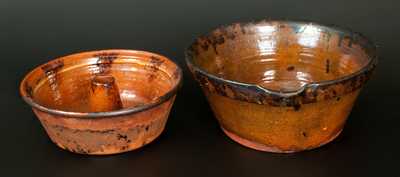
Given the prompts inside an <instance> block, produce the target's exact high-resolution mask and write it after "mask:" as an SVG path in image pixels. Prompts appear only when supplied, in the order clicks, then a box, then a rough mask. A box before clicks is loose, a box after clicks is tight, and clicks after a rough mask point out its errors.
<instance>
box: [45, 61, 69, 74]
mask: <svg viewBox="0 0 400 177" xmlns="http://www.w3.org/2000/svg"><path fill="white" fill-rule="evenodd" d="M62 67H64V61H63V60H60V59H59V60H56V61H54V62H51V63H49V64H47V65H44V66H42V70H43V72H44V73H45V74H46V75H47V76H49V75H53V74H56V73H57V71H59V70H60V69H61V68H62Z"/></svg>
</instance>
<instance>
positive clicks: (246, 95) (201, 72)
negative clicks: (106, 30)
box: [186, 21, 377, 153]
mask: <svg viewBox="0 0 400 177" xmlns="http://www.w3.org/2000/svg"><path fill="white" fill-rule="evenodd" d="M186 61H187V64H188V66H189V68H190V70H191V71H192V73H193V75H194V77H195V79H196V80H197V81H198V82H199V83H200V85H201V87H202V89H203V91H204V94H205V95H206V97H207V99H208V101H209V103H210V106H211V108H212V110H213V112H214V114H215V117H216V118H217V119H218V121H219V123H220V125H221V127H222V129H223V131H224V132H225V133H226V134H227V135H228V136H229V137H230V138H232V139H233V140H234V141H236V142H238V143H240V144H242V145H244V146H247V147H250V148H253V149H257V150H261V151H269V152H281V153H290V152H297V151H303V150H307V149H313V148H316V147H319V146H322V145H324V144H326V143H328V142H330V141H332V140H333V139H334V138H335V137H336V136H338V135H339V133H340V132H341V131H342V128H343V125H344V124H345V122H346V119H347V116H348V115H349V113H350V111H351V109H352V106H353V104H354V102H355V100H356V98H357V96H358V94H359V92H360V89H361V88H362V86H363V85H364V84H365V83H366V81H367V80H368V79H369V78H370V75H371V73H372V71H373V70H374V68H375V65H376V63H377V56H376V47H375V45H374V44H372V43H371V42H370V41H369V40H367V39H366V38H365V37H364V36H362V35H361V34H359V33H354V32H351V31H349V30H345V29H342V28H338V27H334V26H324V25H320V24H317V23H311V22H296V21H260V22H255V23H236V24H232V25H229V26H224V27H220V28H218V29H216V30H214V31H212V32H210V33H209V34H207V35H204V36H202V37H199V38H198V39H197V40H196V41H195V42H194V43H193V44H192V45H191V46H190V47H189V48H188V50H187V51H186Z"/></svg>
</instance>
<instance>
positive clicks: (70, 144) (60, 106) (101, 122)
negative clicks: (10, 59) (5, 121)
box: [20, 50, 182, 154]
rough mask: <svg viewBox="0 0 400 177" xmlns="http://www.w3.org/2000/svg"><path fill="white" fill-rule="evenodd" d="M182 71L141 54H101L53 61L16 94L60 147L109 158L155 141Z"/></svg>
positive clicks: (156, 57) (154, 56)
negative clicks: (20, 96)
mask: <svg viewBox="0 0 400 177" xmlns="http://www.w3.org/2000/svg"><path fill="white" fill-rule="evenodd" d="M181 78H182V73H181V70H180V68H179V67H178V66H177V65H176V64H174V63H173V62H172V61H170V60H169V59H167V58H166V57H163V56H160V55H157V54H153V53H150V52H144V51H133V50H102V51H92V52H83V53H78V54H73V55H69V56H65V57H61V58H58V59H55V60H52V61H50V62H48V63H46V64H44V65H42V66H39V67H37V68H35V69H34V70H33V71H31V72H30V73H29V74H28V75H27V76H26V77H25V78H24V80H23V81H22V83H21V87H20V91H21V95H22V97H23V98H24V100H25V101H26V102H27V103H29V104H30V105H31V106H32V108H33V110H34V112H35V114H36V115H37V116H38V118H39V120H40V121H41V123H42V125H43V127H44V128H45V129H46V131H47V133H48V135H49V136H50V138H51V139H52V141H54V142H55V143H56V144H57V145H58V146H60V147H62V148H64V149H67V150H70V151H72V152H76V153H83V154H113V153H119V152H125V151H129V150H133V149H136V148H139V147H141V146H143V145H145V144H147V143H149V142H151V141H153V140H154V139H155V138H156V137H157V136H159V135H160V134H161V132H162V130H163V129H164V126H165V123H166V120H167V118H168V114H169V111H170V109H171V107H172V104H173V102H174V99H175V95H176V91H177V89H178V87H179V85H180V82H181Z"/></svg>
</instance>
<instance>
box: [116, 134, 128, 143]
mask: <svg viewBox="0 0 400 177" xmlns="http://www.w3.org/2000/svg"><path fill="white" fill-rule="evenodd" d="M117 139H118V140H124V141H128V136H127V135H122V134H119V133H118V134H117Z"/></svg>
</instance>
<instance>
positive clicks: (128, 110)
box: [19, 49, 183, 118]
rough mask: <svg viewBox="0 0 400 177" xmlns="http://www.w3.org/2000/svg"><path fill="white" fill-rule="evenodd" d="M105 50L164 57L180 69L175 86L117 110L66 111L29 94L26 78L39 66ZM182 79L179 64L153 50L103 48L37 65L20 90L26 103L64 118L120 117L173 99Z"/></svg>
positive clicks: (131, 54) (22, 83)
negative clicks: (136, 104) (146, 100)
mask: <svg viewBox="0 0 400 177" xmlns="http://www.w3.org/2000/svg"><path fill="white" fill-rule="evenodd" d="M103 52H124V53H125V55H127V56H133V55H137V54H144V55H148V56H156V57H160V58H163V59H164V60H167V61H169V62H171V63H172V64H174V65H175V66H176V70H177V71H178V72H177V82H176V84H175V85H174V86H173V87H171V88H170V90H169V91H168V92H166V93H165V94H164V95H162V96H159V97H158V98H157V99H155V100H153V101H151V102H149V103H146V104H143V105H139V106H134V107H128V108H123V109H119V110H115V111H107V112H75V111H64V110H61V109H55V108H48V107H46V106H43V105H41V104H39V103H37V102H35V101H34V100H33V99H32V98H31V97H29V96H27V91H26V89H25V83H26V80H27V79H28V77H29V76H30V75H31V74H32V73H33V72H34V71H35V70H36V69H37V68H40V67H42V66H44V65H46V64H48V63H50V62H52V61H54V60H57V59H60V58H67V57H72V56H80V55H86V54H90V53H103ZM182 80H183V73H182V69H181V68H180V67H179V65H178V64H177V63H176V62H175V61H173V60H171V59H169V58H168V57H166V56H163V55H160V54H156V53H153V52H148V51H143V50H131V49H102V50H89V51H82V52H76V53H72V54H68V55H64V56H61V57H57V58H55V59H52V60H49V61H48V62H46V63H44V64H41V65H39V66H37V67H35V68H34V69H32V70H31V71H30V72H29V73H28V74H26V75H25V76H24V78H23V80H22V81H21V83H20V86H19V92H20V95H21V97H22V98H23V100H24V101H25V102H26V103H28V104H29V105H30V106H31V107H32V108H36V109H38V110H40V111H43V112H46V113H49V114H53V115H59V116H63V118H112V117H118V116H123V115H127V114H133V113H138V112H142V111H146V110H149V109H151V108H154V107H156V106H158V105H160V104H163V103H164V102H166V101H168V100H169V99H171V98H172V97H174V96H175V95H176V93H177V91H178V90H179V89H180V88H181V86H182Z"/></svg>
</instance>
